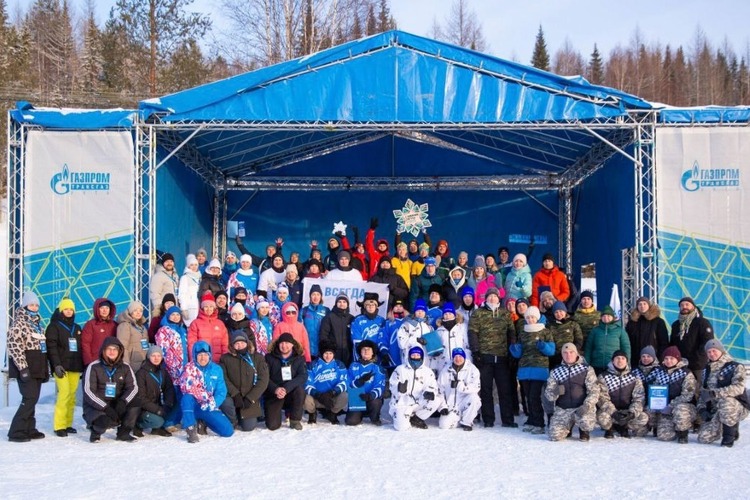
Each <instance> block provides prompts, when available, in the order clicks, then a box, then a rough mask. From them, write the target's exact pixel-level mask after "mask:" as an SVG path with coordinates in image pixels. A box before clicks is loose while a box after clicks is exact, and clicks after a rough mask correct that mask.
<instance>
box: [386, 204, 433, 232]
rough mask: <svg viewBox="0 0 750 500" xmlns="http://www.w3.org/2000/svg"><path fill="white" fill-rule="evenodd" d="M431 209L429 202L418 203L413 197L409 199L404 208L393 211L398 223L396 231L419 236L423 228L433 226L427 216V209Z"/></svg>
mask: <svg viewBox="0 0 750 500" xmlns="http://www.w3.org/2000/svg"><path fill="white" fill-rule="evenodd" d="M429 209H430V207H429V206H428V204H427V203H422V204H421V205H417V204H416V203H414V202H413V201H411V199H407V200H406V205H404V208H402V209H401V210H394V211H393V216H394V217H395V218H396V224H398V227H397V228H396V231H397V232H398V233H399V234H401V233H410V234H411V235H412V236H417V235H419V233H420V231H422V230H423V229H425V228H428V227H432V224H431V223H430V221H429V219H428V218H427V211H428V210H429Z"/></svg>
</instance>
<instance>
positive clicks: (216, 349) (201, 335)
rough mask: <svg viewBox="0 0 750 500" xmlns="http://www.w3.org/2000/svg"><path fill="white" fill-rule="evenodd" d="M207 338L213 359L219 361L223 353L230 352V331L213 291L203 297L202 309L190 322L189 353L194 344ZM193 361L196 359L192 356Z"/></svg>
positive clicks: (215, 361)
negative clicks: (221, 318) (221, 315)
mask: <svg viewBox="0 0 750 500" xmlns="http://www.w3.org/2000/svg"><path fill="white" fill-rule="evenodd" d="M199 340H205V341H206V342H208V345H210V346H211V359H212V360H213V362H214V363H218V362H219V360H220V359H221V355H222V354H226V353H228V352H229V332H227V327H226V326H224V323H223V322H222V321H221V320H220V319H219V313H218V309H217V307H216V301H215V300H214V296H213V295H212V294H211V292H206V293H204V294H203V296H202V297H201V310H200V311H198V317H197V318H195V319H194V320H193V322H192V323H190V327H189V328H188V353H192V352H193V344H195V343H196V342H198V341H199ZM191 361H195V360H193V359H192V358H191Z"/></svg>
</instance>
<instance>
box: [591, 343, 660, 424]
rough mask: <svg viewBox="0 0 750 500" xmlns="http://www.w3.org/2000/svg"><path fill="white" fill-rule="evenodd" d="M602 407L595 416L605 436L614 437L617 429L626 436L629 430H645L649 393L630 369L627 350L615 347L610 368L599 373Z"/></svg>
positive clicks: (600, 405) (600, 406)
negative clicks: (645, 406)
mask: <svg viewBox="0 0 750 500" xmlns="http://www.w3.org/2000/svg"><path fill="white" fill-rule="evenodd" d="M598 382H599V410H598V411H597V412H596V420H597V421H598V422H599V425H600V426H601V428H602V429H604V437H605V438H607V439H611V438H613V437H614V432H615V431H616V432H617V433H618V434H619V435H620V436H622V437H624V438H629V437H630V431H633V432H634V433H635V434H636V435H638V436H644V435H645V434H646V425H647V424H648V413H645V412H644V411H643V403H644V401H645V399H646V395H645V392H644V389H643V382H641V380H640V379H639V378H638V377H636V376H635V375H634V374H633V372H632V371H631V370H630V364H629V363H628V357H627V355H626V354H625V351H615V352H614V354H612V361H611V362H610V363H609V366H608V367H607V371H605V372H604V373H602V374H601V375H599V379H598Z"/></svg>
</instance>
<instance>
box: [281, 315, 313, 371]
mask: <svg viewBox="0 0 750 500" xmlns="http://www.w3.org/2000/svg"><path fill="white" fill-rule="evenodd" d="M290 311H293V314H287V312H290ZM287 332H288V333H291V334H292V337H294V340H296V341H297V342H299V345H300V346H301V347H302V353H303V355H304V357H305V362H307V363H309V362H310V361H311V360H312V357H311V356H310V339H309V337H308V336H307V330H305V325H303V324H302V323H300V322H299V307H297V304H295V303H293V302H287V303H286V304H284V305H283V306H282V308H281V321H279V322H278V323H276V326H274V327H273V340H276V339H278V338H279V337H280V336H281V334H282V333H287Z"/></svg>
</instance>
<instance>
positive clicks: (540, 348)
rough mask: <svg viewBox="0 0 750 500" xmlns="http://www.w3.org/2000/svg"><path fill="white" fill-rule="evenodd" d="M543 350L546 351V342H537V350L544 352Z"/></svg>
mask: <svg viewBox="0 0 750 500" xmlns="http://www.w3.org/2000/svg"><path fill="white" fill-rule="evenodd" d="M542 349H544V341H543V340H537V341H536V350H537V351H539V352H542Z"/></svg>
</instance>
